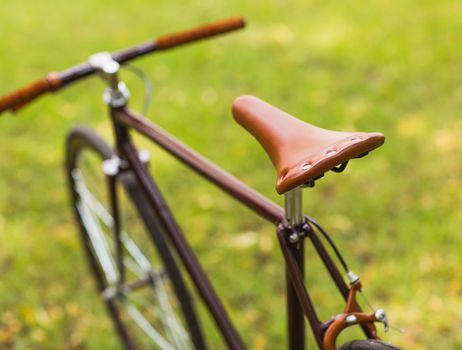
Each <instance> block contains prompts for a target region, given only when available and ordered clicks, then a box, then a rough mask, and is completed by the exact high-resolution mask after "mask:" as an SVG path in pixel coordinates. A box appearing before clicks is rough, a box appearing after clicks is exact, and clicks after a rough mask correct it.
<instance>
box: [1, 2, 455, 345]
mask: <svg viewBox="0 0 462 350" xmlns="http://www.w3.org/2000/svg"><path fill="white" fill-rule="evenodd" d="M0 8H1V15H0V17H1V22H2V25H1V31H0V50H1V52H2V54H1V55H0V77H1V79H0V93H6V92H8V91H10V90H12V89H14V88H17V87H19V86H22V85H24V84H26V83H28V82H30V81H32V80H34V79H36V78H38V77H41V76H43V75H44V74H45V73H47V72H49V71H53V70H61V69H65V68H67V67H68V66H70V65H73V64H75V63H78V62H81V61H84V60H85V59H86V58H87V57H88V56H89V55H90V54H92V53H94V52H96V51H102V50H115V49H118V48H122V47H126V46H130V45H132V44H134V43H139V42H143V41H145V40H148V39H150V38H153V37H155V36H157V35H159V34H164V33H167V32H170V31H175V30H179V29H185V28H189V27H191V26H194V25H197V24H201V23H203V22H209V21H213V20H215V19H219V18H223V17H227V16H230V15H236V14H241V15H244V16H245V17H246V19H247V21H248V27H247V29H246V30H245V31H242V32H239V33H237V34H233V35H229V36H227V37H223V38H220V39H216V40H213V41H208V42H203V43H200V44H197V45H194V46H189V47H185V48H181V49H177V50H174V51H172V52H171V53H166V54H163V55H158V56H153V57H147V58H143V59H140V60H139V61H137V65H139V66H141V67H142V68H143V69H145V70H146V71H147V73H148V74H149V75H150V76H151V77H152V81H153V85H154V96H153V98H154V103H153V107H152V108H151V110H150V112H149V114H148V117H149V118H150V119H152V120H154V121H155V122H157V123H158V124H159V125H161V126H162V127H164V128H165V129H167V130H168V131H170V132H171V133H172V134H174V135H176V136H177V137H179V138H181V139H182V140H184V141H185V142H186V143H187V144H189V145H190V146H192V147H193V148H195V149H196V150H198V151H200V152H202V153H204V154H205V155H206V156H207V157H209V158H211V159H212V160H213V161H216V162H217V163H218V164H219V165H220V166H222V167H224V168H225V169H227V170H229V171H230V172H231V173H233V174H234V175H236V176H237V177H239V178H240V179H242V180H243V181H244V182H246V183H248V184H250V185H251V186H253V187H255V188H256V189H258V190H259V191H261V192H262V193H264V194H265V195H266V196H268V197H269V198H271V199H273V200H275V201H276V202H278V203H280V204H282V200H281V198H280V197H279V196H277V195H276V194H275V191H274V183H275V175H274V171H273V169H272V166H271V164H270V162H269V160H268V159H267V158H266V156H265V155H264V153H263V151H261V150H260V148H259V146H258V145H257V143H256V142H255V141H254V140H253V139H252V138H251V137H249V136H248V135H247V134H246V133H245V132H244V131H243V130H241V129H240V128H239V127H238V126H237V125H235V124H234V122H233V121H232V118H231V114H230V105H231V102H232V100H233V98H235V97H236V96H238V95H240V94H244V93H252V94H255V95H257V96H259V97H261V98H263V99H265V100H268V101H271V102H272V103H273V104H275V105H276V106H280V107H281V108H283V109H285V110H286V111H288V112H289V113H291V114H294V115H296V116H299V117H301V118H302V119H304V120H306V121H309V122H311V123H314V124H316V125H319V126H321V127H325V128H332V129H338V130H361V131H381V132H383V133H385V135H386V137H387V141H386V143H385V145H384V146H383V147H382V148H381V149H379V150H377V151H374V152H373V153H372V154H371V155H370V156H368V157H366V158H364V159H361V160H357V161H353V162H352V163H351V164H350V166H349V167H348V168H347V170H346V172H345V173H344V174H341V175H334V174H328V175H327V176H326V177H325V178H323V179H322V180H321V181H320V182H319V184H318V185H317V186H316V187H315V189H312V190H311V189H310V190H307V191H306V193H305V198H306V201H305V209H306V212H307V213H308V214H310V215H311V216H313V217H315V218H316V219H317V220H318V221H319V222H321V223H322V224H324V226H325V227H326V228H327V229H328V231H329V232H331V233H332V235H333V237H334V238H335V240H336V242H337V244H338V245H339V247H340V248H341V250H342V251H344V253H345V256H346V258H347V260H348V261H349V262H350V265H351V267H352V268H353V269H354V270H355V271H356V272H357V273H358V274H360V275H361V276H362V279H363V284H364V285H365V291H366V293H367V294H368V295H369V299H371V300H372V301H373V304H374V305H375V306H377V307H378V306H380V307H383V308H385V309H386V310H387V311H388V313H389V318H390V320H391V322H392V323H393V324H394V325H396V326H399V327H403V328H405V329H406V330H407V333H406V334H404V335H401V334H399V333H396V332H391V333H389V335H386V339H387V340H390V341H392V342H394V343H396V344H398V345H401V346H402V347H404V348H407V349H414V350H415V349H427V348H432V349H460V348H462V335H461V333H460V332H459V329H460V328H461V326H462V316H461V314H460V309H461V308H462V261H461V258H460V252H461V243H462V242H461V241H462V238H461V236H460V234H459V231H460V223H461V220H462V211H461V210H460V209H459V207H460V203H462V190H461V188H462V186H461V185H462V168H461V165H460V164H461V162H460V161H461V155H462V153H461V151H462V141H461V138H460V135H461V134H462V118H461V117H460V113H461V112H460V111H461V106H462V65H461V57H462V46H461V45H459V41H460V37H461V35H462V3H460V2H455V1H446V0H441V1H419V2H416V1H400V2H391V1H379V0H376V1H369V2H361V3H360V4H359V3H351V2H337V1H306V0H304V1H301V0H297V1H290V2H289V1H283V0H270V1H264V2H263V1H254V2H250V1H233V2H227V1H207V0H204V1H200V2H199V1H165V2H159V1H146V0H132V1H131V2H124V3H123V2H117V3H115V2H112V1H107V0H106V1H90V0H80V1H71V2H63V1H58V0H47V1H41V2H37V1H32V0H21V1H9V2H5V1H4V2H2V4H1V5H0ZM127 79H128V82H129V87H130V88H131V90H132V92H133V95H135V96H134V98H133V104H132V106H133V107H134V108H137V107H138V106H139V105H140V104H141V100H142V99H141V98H140V96H141V95H142V89H141V85H140V84H139V83H138V82H136V81H135V80H131V79H132V78H130V77H128V76H127ZM102 88H103V84H102V83H101V82H99V81H97V80H95V79H93V80H91V81H90V80H87V81H85V82H81V83H79V84H77V85H76V86H74V87H73V88H70V89H66V90H65V91H63V92H60V93H59V94H56V95H55V96H48V97H45V98H43V99H42V100H40V101H39V102H37V103H35V104H33V105H31V106H30V107H28V108H26V109H24V111H21V113H19V114H18V115H17V116H11V115H5V116H4V117H2V118H1V119H0V150H1V155H0V240H1V241H0V348H2V349H108V348H116V346H117V345H116V344H117V340H116V339H115V337H114V335H113V332H112V329H111V325H110V324H109V322H108V321H107V319H106V317H105V314H104V310H103V308H102V307H101V306H100V303H99V302H98V300H97V299H96V296H95V293H94V286H93V281H92V280H91V279H90V276H89V274H88V272H87V266H86V265H85V262H84V256H83V254H82V252H81V250H80V246H79V241H78V237H77V233H76V230H75V228H74V226H73V222H72V217H71V211H70V209H69V208H68V199H67V196H66V195H67V193H66V191H65V187H64V172H63V170H62V169H63V166H62V164H63V153H64V152H63V143H64V137H65V134H66V131H67V130H69V128H71V127H72V126H73V125H75V124H88V125H92V126H93V127H95V128H96V129H98V130H99V131H100V132H101V133H102V134H104V135H110V130H109V129H108V128H109V125H108V123H107V120H106V117H105V114H104V112H105V107H104V106H103V104H102V103H101V99H100V94H101V91H102ZM153 154H154V161H153V169H154V172H156V174H158V175H161V176H162V181H161V184H162V188H163V189H164V191H165V192H166V193H168V198H169V201H170V203H171V204H172V205H173V206H174V207H175V209H176V210H177V211H178V217H179V220H180V222H181V223H182V224H183V226H184V227H188V231H187V236H188V238H189V239H190V240H191V242H192V245H193V247H194V249H196V250H197V252H198V254H199V256H200V260H201V262H202V263H203V265H204V267H205V268H206V270H207V271H208V272H209V273H210V276H211V279H212V281H213V283H214V285H215V286H216V288H217V290H218V292H219V294H220V295H221V296H222V297H223V299H224V301H225V304H226V305H227V307H228V309H229V310H230V313H231V316H232V318H233V320H234V321H235V323H236V325H237V328H238V329H239V330H240V332H241V333H242V334H243V337H244V339H245V341H246V343H247V344H248V346H249V348H253V349H281V348H283V347H284V344H285V325H284V322H285V319H284V301H283V295H282V294H283V286H284V281H283V266H282V257H281V254H280V253H279V250H278V246H277V242H276V240H275V235H274V229H273V227H271V225H268V224H266V223H265V222H263V221H261V220H259V219H255V218H254V217H253V216H252V215H251V214H250V212H249V211H248V210H247V209H243V208H241V207H240V206H239V205H238V204H236V203H235V202H233V201H232V200H230V199H228V198H226V197H225V196H224V195H223V196H222V195H220V192H219V191H217V190H215V189H213V188H212V187H211V186H210V185H207V184H206V183H205V182H204V181H202V180H200V179H199V178H198V177H197V176H196V175H191V174H190V172H189V171H188V170H186V169H184V168H183V167H181V166H179V165H177V164H176V163H175V162H174V161H172V159H171V158H170V157H168V156H167V155H165V154H164V153H162V152H160V151H158V150H156V149H154V150H153ZM185 193H187V194H188V195H187V196H185ZM186 199H187V200H186ZM212 216H213V217H212ZM308 255H311V253H310V252H308ZM310 257H311V256H309V258H310ZM307 269H308V270H309V276H308V277H309V278H308V279H309V281H310V286H312V287H313V288H314V299H315V301H316V302H319V304H320V305H323V306H324V307H323V312H322V313H321V315H322V316H323V317H329V316H330V315H332V314H334V313H336V312H338V311H339V310H340V309H341V303H339V302H338V298H337V295H336V294H335V292H334V291H333V290H332V287H330V286H329V285H328V283H327V281H326V278H325V277H324V276H325V275H324V272H323V271H322V270H321V269H320V267H319V264H317V263H316V262H313V261H310V262H309V264H308V266H307ZM339 308H340V309H339ZM209 332H210V334H213V331H212V330H209ZM212 338H214V339H216V338H217V336H216V335H215V336H212ZM213 347H214V348H219V347H220V345H219V344H214V345H213Z"/></svg>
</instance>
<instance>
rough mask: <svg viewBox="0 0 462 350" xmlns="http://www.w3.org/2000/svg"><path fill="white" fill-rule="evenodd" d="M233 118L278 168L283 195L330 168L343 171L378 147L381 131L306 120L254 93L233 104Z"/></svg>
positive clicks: (311, 182) (312, 181)
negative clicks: (319, 124) (340, 127)
mask: <svg viewBox="0 0 462 350" xmlns="http://www.w3.org/2000/svg"><path fill="white" fill-rule="evenodd" d="M233 115H234V119H235V120H236V121H237V122H238V123H239V124H240V125H242V126H243V127H244V128H245V129H247V131H248V132H250V133H251V134H252V135H253V136H254V137H255V138H256V139H257V140H258V142H260V144H261V145H262V146H263V148H264V149H265V151H266V153H268V155H269V157H270V158H271V161H272V162H273V164H274V166H275V167H276V170H277V182H276V190H277V192H278V193H279V194H283V193H285V192H287V191H289V190H291V189H293V188H295V187H298V186H300V185H303V184H307V185H309V186H313V185H314V181H315V180H316V179H318V178H320V177H322V176H323V174H324V173H325V172H327V171H329V170H333V171H336V172H340V171H343V169H344V168H345V166H346V164H347V162H348V161H349V160H350V159H352V158H359V157H362V156H363V155H366V154H367V153H368V152H370V151H372V150H373V149H375V148H377V147H379V146H381V145H382V144H383V143H384V141H385V137H384V136H383V134H381V133H377V132H374V133H364V132H339V131H331V130H326V129H322V128H318V127H316V126H314V125H311V124H309V123H305V122H303V121H301V120H299V119H297V118H294V117H292V116H291V115H289V114H287V113H285V112H283V111H281V110H280V109H278V108H276V107H274V106H272V105H270V104H269V103H266V102H265V101H262V100H260V99H259V98H257V97H254V96H240V97H238V98H237V99H236V100H234V103H233Z"/></svg>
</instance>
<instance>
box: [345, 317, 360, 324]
mask: <svg viewBox="0 0 462 350" xmlns="http://www.w3.org/2000/svg"><path fill="white" fill-rule="evenodd" d="M357 321H358V319H357V318H356V316H355V315H348V316H347V317H346V318H345V322H346V323H347V324H355V323H356V322H357Z"/></svg>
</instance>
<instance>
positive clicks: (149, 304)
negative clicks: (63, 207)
mask: <svg viewBox="0 0 462 350" xmlns="http://www.w3.org/2000/svg"><path fill="white" fill-rule="evenodd" d="M72 177H73V178H74V181H75V186H74V188H75V191H76V192H77V193H78V194H79V198H80V200H79V201H78V202H77V209H78V212H79V215H80V217H81V218H82V221H83V224H84V226H85V227H86V229H87V231H88V236H89V238H90V241H91V244H92V246H93V248H94V251H95V254H96V256H97V259H98V260H99V262H100V264H101V267H102V269H103V271H104V273H105V275H106V279H107V281H108V283H109V287H108V288H107V289H106V292H107V293H105V292H103V296H104V295H105V297H106V298H113V297H112V296H111V295H114V296H115V295H117V294H118V292H117V290H115V289H114V287H111V286H114V285H117V283H118V279H119V274H118V270H117V268H116V265H115V261H114V259H113V257H112V256H111V255H110V254H109V253H110V252H114V247H115V240H114V237H113V234H112V230H113V225H114V218H113V217H112V215H111V213H110V212H109V211H108V210H107V209H106V207H105V206H104V205H103V204H102V203H101V202H100V201H99V200H98V199H97V198H96V197H95V196H94V195H93V193H92V192H91V191H90V190H89V188H88V187H87V185H86V184H85V181H84V179H83V176H82V174H81V172H80V170H78V169H75V170H74V171H73V172H72ZM102 226H104V228H103V227H102ZM120 237H121V238H120V239H121V241H122V244H123V247H124V252H125V253H126V254H125V255H124V257H123V263H124V265H125V267H126V268H127V269H128V270H129V271H130V272H131V273H133V274H134V275H135V276H136V277H137V278H139V279H143V278H147V276H149V278H151V280H152V282H151V283H149V284H148V285H151V287H152V289H153V291H154V295H152V296H154V299H155V300H156V302H154V301H153V300H148V299H145V298H143V297H141V295H133V294H130V291H127V292H126V293H124V298H123V304H124V305H125V308H126V311H127V314H128V315H129V316H130V317H131V319H132V320H133V321H134V322H135V323H136V324H137V325H138V327H139V328H140V329H141V330H142V331H143V332H144V333H145V334H146V335H147V336H148V338H149V339H151V340H152V341H153V342H155V343H156V344H157V345H158V346H159V347H160V348H161V349H166V350H168V349H192V348H193V346H192V344H191V340H190V338H189V334H188V332H187V331H186V329H185V328H184V326H183V324H182V322H181V321H180V320H179V318H178V316H177V313H176V312H175V311H174V309H175V307H174V306H173V305H172V303H171V302H172V301H175V300H172V299H171V298H170V297H169V292H168V290H169V287H168V286H167V284H166V281H168V277H167V275H166V274H165V272H164V271H158V272H153V271H154V269H153V266H152V264H151V262H150V261H149V259H148V257H147V256H146V255H145V254H144V253H143V252H142V251H141V249H140V248H139V247H138V245H137V244H136V243H135V242H134V241H133V239H131V238H130V235H129V234H128V233H127V232H126V231H122V232H121V235H120ZM117 289H119V288H118V287H117ZM114 293H115V294H114ZM106 294H107V295H106ZM129 299H132V300H136V303H137V304H138V305H140V306H141V307H142V309H143V312H141V311H140V310H139V309H138V308H137V306H136V305H135V304H134V303H132V302H131V301H130V300H129ZM149 313H152V315H153V316H154V318H155V319H156V320H157V321H158V322H159V323H160V324H161V325H162V329H163V330H164V332H165V336H166V337H167V339H168V340H166V338H164V337H163V336H162V335H161V334H160V333H159V331H157V330H156V329H155V328H154V326H153V324H152V323H151V322H150V321H149V320H148V318H147V315H148V314H149Z"/></svg>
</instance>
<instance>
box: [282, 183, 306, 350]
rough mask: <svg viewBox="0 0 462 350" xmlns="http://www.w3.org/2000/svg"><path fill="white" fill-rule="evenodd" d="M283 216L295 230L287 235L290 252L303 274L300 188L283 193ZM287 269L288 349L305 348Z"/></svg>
mask: <svg viewBox="0 0 462 350" xmlns="http://www.w3.org/2000/svg"><path fill="white" fill-rule="evenodd" d="M285 217H286V220H287V223H288V224H289V225H290V226H291V227H292V228H293V230H295V231H292V232H293V233H291V236H290V237H289V240H290V241H291V242H293V244H291V245H290V253H291V254H292V255H293V256H294V258H295V261H296V262H297V266H298V268H299V269H300V272H301V274H302V275H304V253H303V250H304V249H303V237H301V236H300V235H298V234H297V231H298V230H299V229H300V226H301V224H302V223H303V213H302V189H301V188H300V187H297V188H295V189H293V190H290V191H289V192H287V193H286V194H285ZM287 269H288V267H287V266H286V286H287V326H288V348H289V350H300V349H305V319H304V314H303V311H302V307H301V305H300V303H299V301H298V298H297V293H296V292H295V288H294V286H293V284H292V282H291V280H290V277H289V273H288V270H287Z"/></svg>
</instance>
